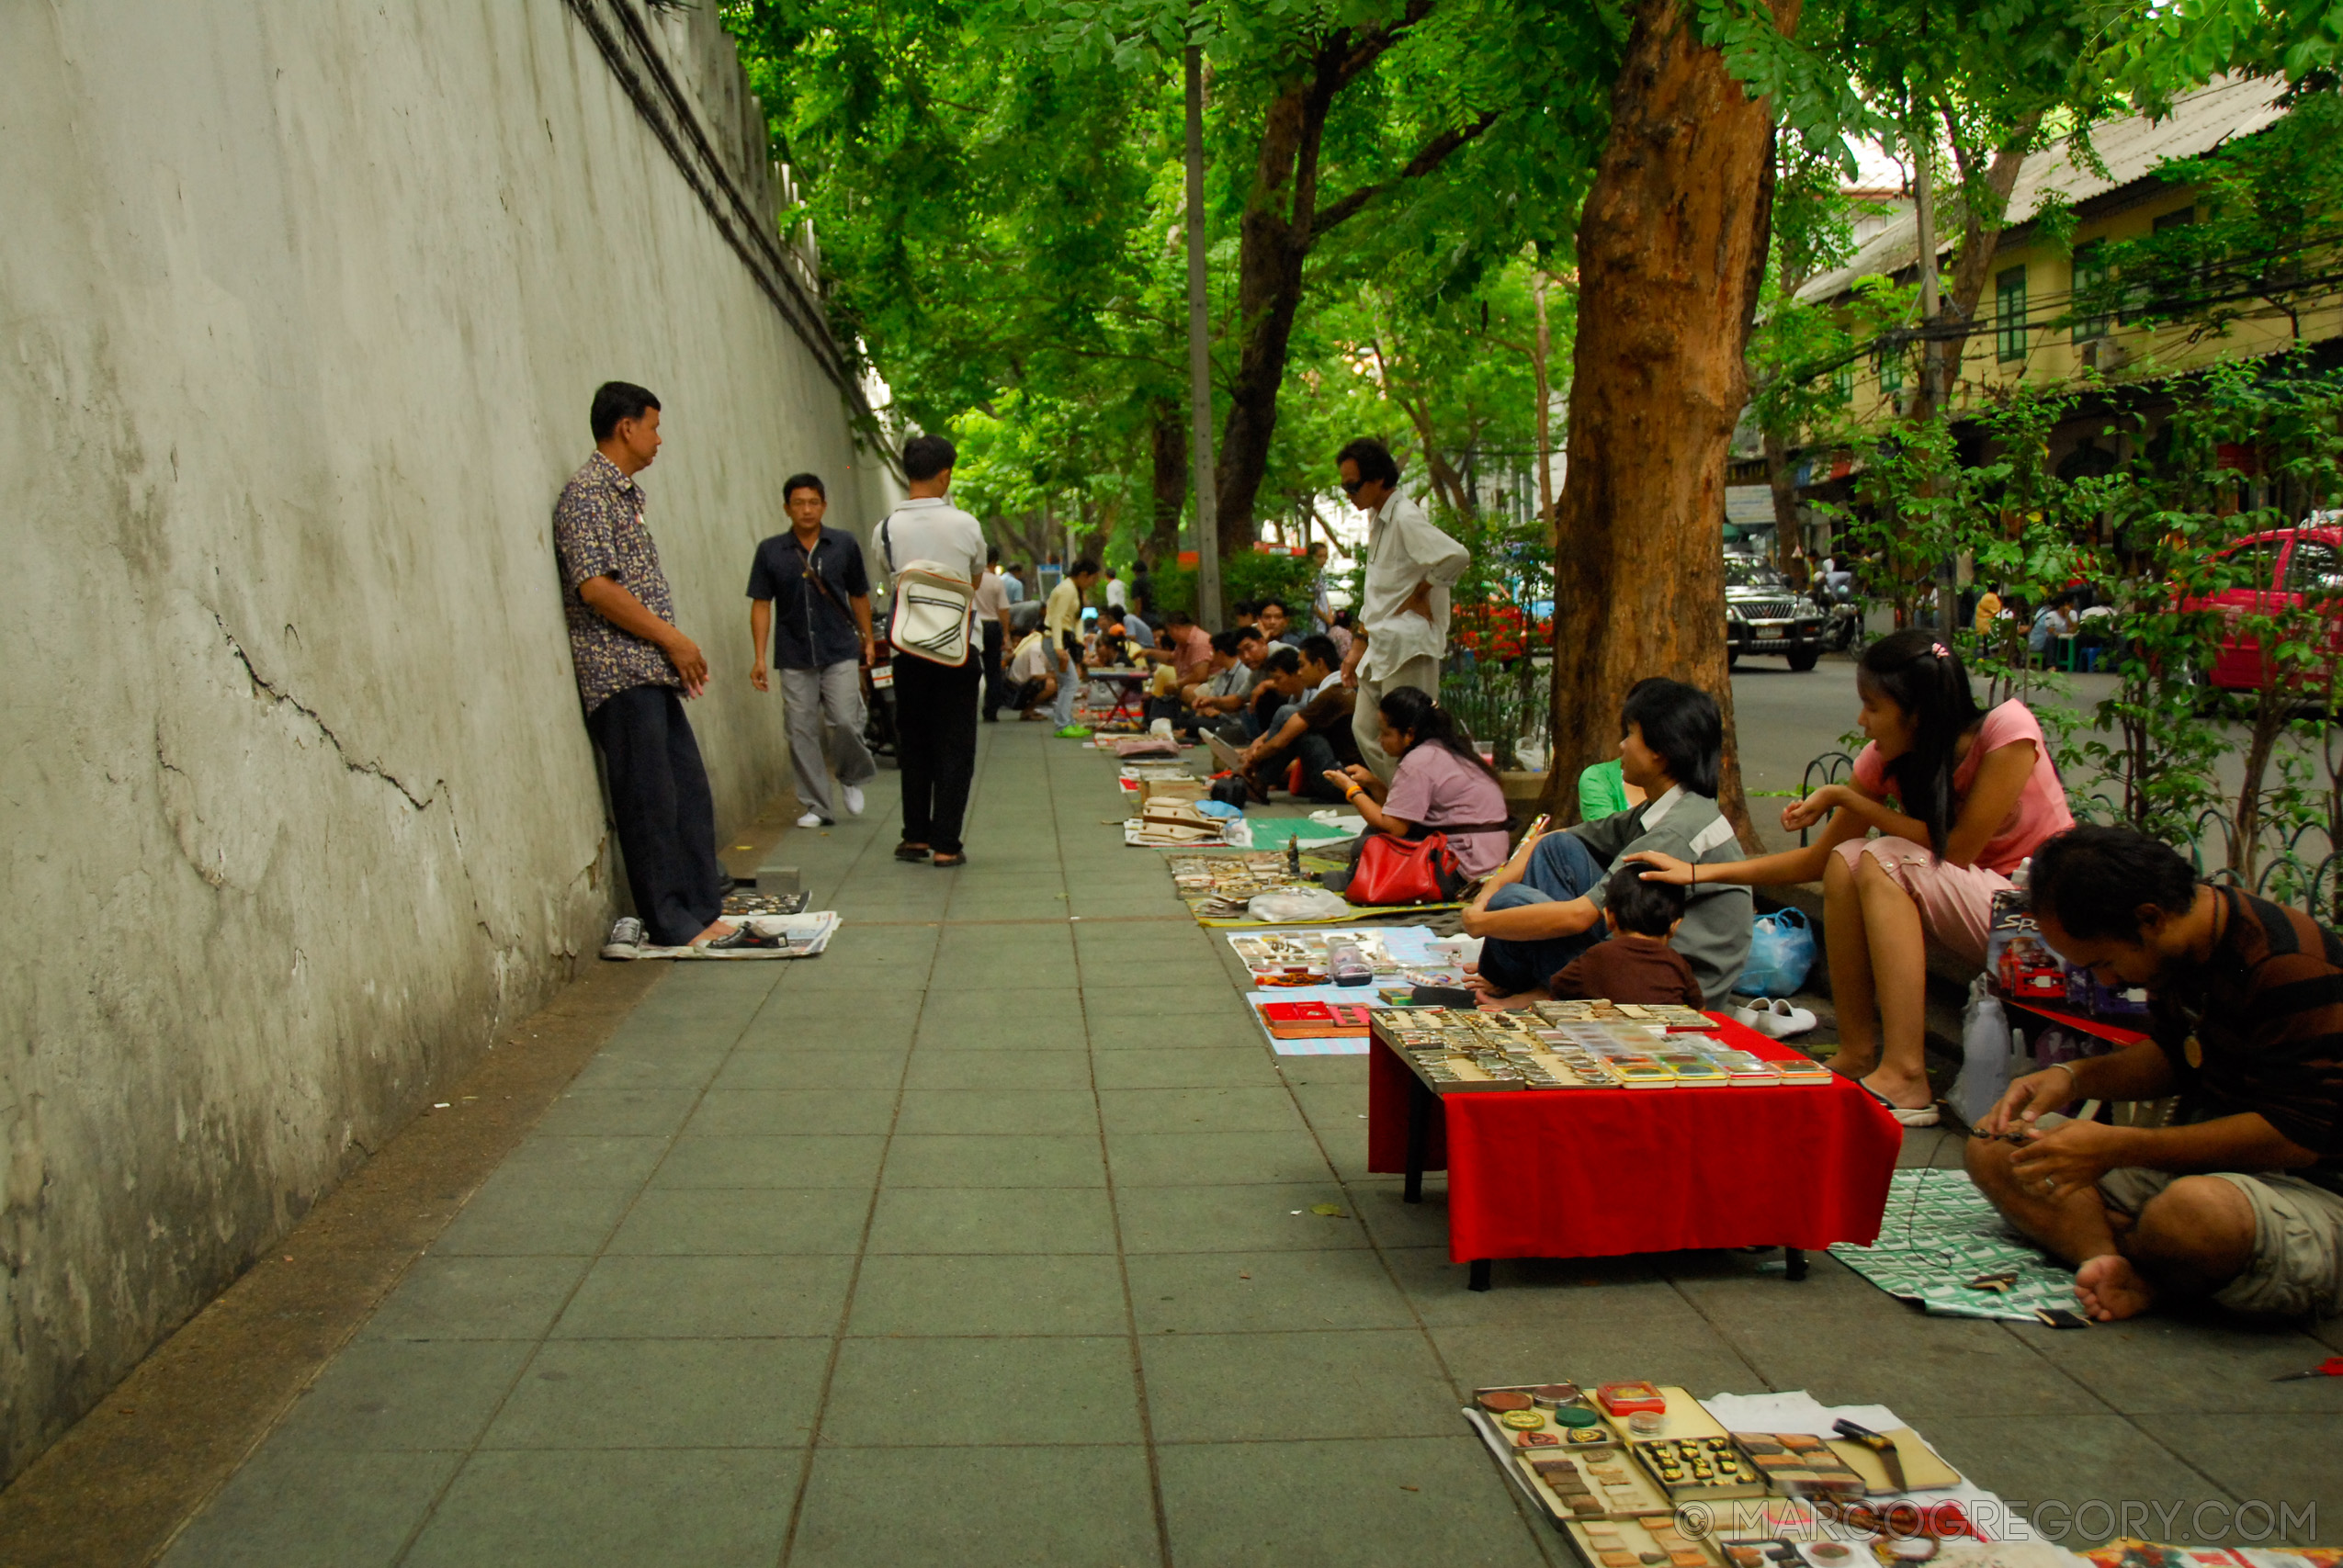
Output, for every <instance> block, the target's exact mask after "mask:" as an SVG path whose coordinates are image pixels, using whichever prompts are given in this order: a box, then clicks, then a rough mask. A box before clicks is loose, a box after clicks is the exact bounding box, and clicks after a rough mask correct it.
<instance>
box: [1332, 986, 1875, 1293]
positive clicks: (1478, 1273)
mask: <svg viewBox="0 0 2343 1568" xmlns="http://www.w3.org/2000/svg"><path fill="white" fill-rule="evenodd" d="M1710 1016H1711V1017H1715V1014H1711V1015H1710ZM1723 1025H1724V1026H1723V1028H1722V1030H1721V1031H1720V1034H1721V1037H1722V1038H1723V1039H1724V1040H1725V1041H1726V1042H1727V1043H1730V1044H1733V1045H1736V1046H1737V1047H1739V1048H1740V1049H1742V1050H1745V1051H1748V1052H1750V1053H1751V1054H1753V1055H1760V1056H1765V1057H1769V1058H1771V1059H1774V1060H1784V1059H1795V1057H1796V1055H1797V1053H1795V1052H1794V1051H1792V1050H1791V1049H1790V1048H1789V1047H1787V1046H1785V1045H1783V1044H1782V1043H1780V1042H1778V1041H1773V1040H1768V1039H1767V1038H1766V1037H1765V1036H1763V1035H1761V1034H1760V1033H1758V1032H1756V1031H1755V1030H1752V1029H1749V1028H1747V1027H1745V1026H1743V1025H1741V1024H1738V1023H1734V1022H1732V1021H1723ZM1367 1068H1368V1077H1367V1168H1368V1169H1369V1170H1373V1171H1376V1172H1382V1173H1394V1172H1405V1173H1406V1175H1407V1177H1408V1200H1409V1201H1410V1202H1414V1201H1418V1200H1419V1199H1420V1198H1421V1190H1422V1173H1423V1172H1424V1171H1426V1170H1438V1169H1442V1168H1445V1169H1446V1170H1447V1172H1448V1257H1449V1258H1450V1260H1451V1261H1453V1262H1457V1263H1469V1264H1471V1265H1472V1286H1473V1288H1474V1289H1475V1290H1487V1289H1488V1261H1489V1259H1491V1258H1602V1257H1613V1256H1616V1255H1619V1254H1622V1253H1630V1252H1675V1251H1682V1250H1687V1249H1691V1248H1696V1247H1783V1248H1786V1249H1789V1251H1790V1258H1791V1277H1792V1278H1797V1277H1798V1276H1799V1275H1801V1274H1803V1273H1804V1271H1805V1269H1804V1259H1803V1258H1802V1257H1801V1256H1800V1254H1801V1252H1802V1251H1803V1249H1805V1248H1807V1247H1828V1246H1830V1245H1831V1244H1832V1243H1834V1242H1842V1241H1844V1242H1854V1243H1856V1244H1858V1245H1868V1244H1869V1243H1871V1242H1873V1241H1875V1240H1877V1239H1878V1237H1879V1218H1880V1214H1881V1213H1882V1212H1883V1211H1884V1210H1885V1207H1886V1205H1887V1183H1888V1179H1889V1178H1890V1177H1891V1176H1892V1175H1894V1173H1895V1169H1896V1151H1897V1150H1898V1149H1899V1148H1900V1147H1901V1146H1902V1144H1903V1129H1902V1128H1901V1127H1899V1126H1898V1125H1897V1124H1896V1118H1895V1117H1893V1116H1891V1115H1890V1114H1888V1112H1887V1110H1886V1108H1885V1107H1884V1106H1882V1105H1881V1104H1880V1103H1879V1102H1878V1101H1877V1100H1873V1098H1872V1097H1871V1096H1870V1095H1869V1094H1867V1093H1865V1092H1864V1091H1863V1089H1862V1088H1861V1087H1860V1086H1859V1085H1857V1084H1855V1083H1854V1082H1853V1081H1852V1080H1851V1079H1846V1078H1838V1077H1834V1078H1832V1079H1831V1080H1830V1082H1828V1084H1810V1085H1797V1086H1790V1085H1772V1086H1767V1087H1760V1088H1754V1089H1751V1088H1743V1089H1728V1088H1715V1089H1681V1088H1680V1089H1508V1090H1503V1091H1500V1092H1495V1093H1488V1092H1483V1093H1476V1094H1449V1095H1439V1094H1434V1093H1433V1092H1432V1090H1431V1089H1429V1088H1427V1087H1426V1086H1425V1085H1424V1083H1423V1080H1422V1079H1421V1078H1419V1077H1417V1076H1416V1074H1415V1070H1414V1069H1413V1068H1411V1067H1410V1066H1409V1065H1408V1064H1407V1063H1406V1062H1405V1061H1403V1060H1401V1059H1400V1057H1399V1056H1398V1054H1397V1053H1395V1052H1394V1051H1393V1050H1392V1049H1391V1048H1390V1047H1389V1046H1387V1045H1386V1044H1385V1043H1383V1042H1382V1041H1380V1040H1372V1041H1370V1042H1369V1044H1368V1048H1367Z"/></svg>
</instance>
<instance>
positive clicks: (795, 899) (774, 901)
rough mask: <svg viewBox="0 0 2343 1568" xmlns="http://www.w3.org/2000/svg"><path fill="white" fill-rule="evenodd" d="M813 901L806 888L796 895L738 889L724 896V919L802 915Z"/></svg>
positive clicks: (751, 888) (800, 889) (744, 888)
mask: <svg viewBox="0 0 2343 1568" xmlns="http://www.w3.org/2000/svg"><path fill="white" fill-rule="evenodd" d="M812 901H813V895H812V894H811V893H809V892H807V891H806V890H805V889H804V888H802V887H800V888H798V890H797V891H796V892H795V893H760V892H758V891H756V889H754V888H753V887H736V888H734V889H733V890H732V891H731V892H730V893H727V894H726V895H724V918H725V919H728V920H729V919H731V918H732V917H733V916H735V915H801V914H803V913H805V908H806V906H807V905H808V904H809V903H811V902H812Z"/></svg>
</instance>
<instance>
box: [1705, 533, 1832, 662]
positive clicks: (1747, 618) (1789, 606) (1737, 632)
mask: <svg viewBox="0 0 2343 1568" xmlns="http://www.w3.org/2000/svg"><path fill="white" fill-rule="evenodd" d="M1822 627H1823V613H1822V606H1821V605H1819V604H1816V603H1815V602H1814V601H1813V600H1812V599H1809V598H1807V597H1806V596H1805V594H1803V593H1798V592H1793V591H1792V590H1791V587H1790V585H1789V583H1787V582H1786V581H1783V577H1782V574H1781V573H1780V572H1778V571H1776V570H1773V568H1772V567H1771V566H1769V565H1767V564H1766V563H1765V562H1764V561H1762V560H1760V559H1759V558H1757V557H1755V556H1744V555H1731V554H1728V555H1726V558H1725V662H1726V668H1728V669H1729V668H1731V667H1732V666H1733V665H1735V664H1737V663H1739V662H1740V660H1741V656H1742V655H1743V654H1745V653H1760V654H1775V653H1778V654H1781V655H1782V656H1783V658H1785V659H1787V660H1789V661H1790V668H1791V669H1793V670H1811V669H1813V668H1814V667H1815V660H1818V659H1820V658H1821V657H1822Z"/></svg>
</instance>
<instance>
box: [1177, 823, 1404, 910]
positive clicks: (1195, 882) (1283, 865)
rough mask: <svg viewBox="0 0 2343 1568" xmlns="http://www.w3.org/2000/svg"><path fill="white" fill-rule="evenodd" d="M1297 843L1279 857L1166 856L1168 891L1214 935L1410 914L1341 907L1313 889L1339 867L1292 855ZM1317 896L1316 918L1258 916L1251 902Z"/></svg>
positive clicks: (1321, 857) (1248, 854) (1293, 841)
mask: <svg viewBox="0 0 2343 1568" xmlns="http://www.w3.org/2000/svg"><path fill="white" fill-rule="evenodd" d="M1301 842H1302V840H1296V839H1289V840H1286V847H1285V853H1282V854H1281V853H1278V852H1273V851H1261V850H1255V851H1251V852H1246V853H1240V854H1195V855H1171V856H1169V857H1167V858H1166V860H1165V861H1164V864H1165V866H1166V867H1167V868H1168V869H1169V870H1170V871H1171V883H1172V887H1173V889H1174V890H1175V891H1176V892H1177V893H1178V894H1179V896H1180V899H1181V901H1182V902H1183V903H1184V904H1186V905H1187V907H1188V911H1189V913H1191V914H1193V915H1194V916H1195V918H1196V923H1197V924H1198V925H1201V926H1205V927H1209V928H1213V929H1216V930H1228V929H1236V928H1245V927H1255V928H1261V927H1269V926H1279V927H1283V926H1295V925H1310V924H1328V925H1335V924H1347V923H1349V922H1351V921H1353V920H1371V919H1376V918H1378V917H1380V916H1385V915H1395V914H1415V913H1418V912H1420V911H1418V910H1415V909H1412V908H1371V907H1363V906H1360V905H1354V904H1350V903H1347V902H1345V901H1344V900H1343V899H1341V897H1337V896H1335V895H1332V894H1329V893H1328V892H1327V890H1326V889H1325V888H1323V887H1320V886H1318V885H1317V877H1318V875H1319V873H1321V872H1326V871H1332V870H1336V869H1339V865H1340V863H1339V862H1336V861H1333V860H1331V859H1329V858H1328V857H1326V856H1324V855H1319V854H1304V853H1300V852H1298V851H1299V846H1300V844H1301ZM1310 893H1315V894H1319V895H1320V896H1321V898H1322V899H1323V900H1330V901H1324V902H1321V904H1320V906H1319V907H1320V908H1322V909H1323V910H1324V913H1323V914H1322V915H1319V916H1313V917H1308V918H1303V917H1298V916H1296V915H1295V914H1294V913H1293V912H1292V911H1291V910H1290V909H1288V910H1285V911H1284V912H1281V913H1277V914H1274V915H1271V916H1268V917H1267V918H1264V917H1263V912H1262V911H1261V910H1258V909H1256V908H1255V907H1254V902H1253V901H1254V900H1255V899H1256V898H1259V897H1262V896H1263V895H1276V894H1305V895H1306V894H1310Z"/></svg>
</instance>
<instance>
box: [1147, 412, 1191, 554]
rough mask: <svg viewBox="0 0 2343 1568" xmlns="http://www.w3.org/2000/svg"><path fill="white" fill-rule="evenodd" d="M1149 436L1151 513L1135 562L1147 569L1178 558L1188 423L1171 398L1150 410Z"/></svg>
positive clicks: (1185, 491)
mask: <svg viewBox="0 0 2343 1568" xmlns="http://www.w3.org/2000/svg"><path fill="white" fill-rule="evenodd" d="M1149 439H1150V444H1151V447H1152V450H1151V452H1150V454H1149V455H1150V456H1151V457H1152V458H1153V459H1154V476H1153V478H1154V486H1153V491H1154V512H1153V514H1152V516H1151V517H1150V518H1149V528H1148V536H1147V537H1146V538H1145V539H1143V540H1141V541H1140V543H1139V559H1140V560H1141V561H1142V562H1144V563H1146V564H1147V565H1148V566H1150V567H1158V566H1171V565H1174V564H1176V563H1177V562H1178V561H1179V558H1180V509H1181V508H1182V507H1183V506H1185V505H1186V504H1187V501H1188V420H1187V413H1186V411H1185V410H1183V408H1182V407H1181V406H1180V405H1179V404H1178V403H1177V402H1175V401H1173V400H1171V399H1168V398H1167V399H1162V400H1159V401H1158V402H1157V403H1156V404H1155V405H1154V408H1153V411H1152V418H1151V421H1150V423H1149Z"/></svg>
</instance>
